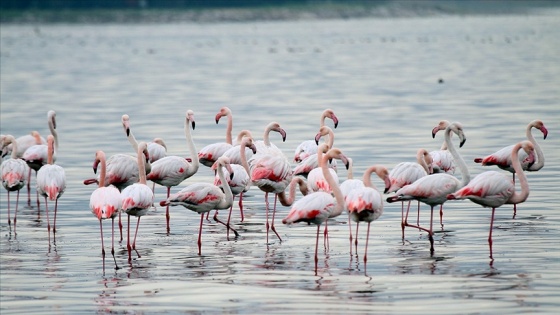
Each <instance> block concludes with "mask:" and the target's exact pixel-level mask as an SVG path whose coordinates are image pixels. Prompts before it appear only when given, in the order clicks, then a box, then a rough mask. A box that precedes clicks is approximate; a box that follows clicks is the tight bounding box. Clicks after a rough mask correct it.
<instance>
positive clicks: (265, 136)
mask: <svg viewBox="0 0 560 315" xmlns="http://www.w3.org/2000/svg"><path fill="white" fill-rule="evenodd" d="M270 131H272V124H269V125H268V126H266V128H265V129H264V134H263V143H264V145H265V146H267V147H269V146H270Z"/></svg>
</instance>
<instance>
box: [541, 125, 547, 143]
mask: <svg viewBox="0 0 560 315" xmlns="http://www.w3.org/2000/svg"><path fill="white" fill-rule="evenodd" d="M541 131H542V133H543V135H544V139H545V140H546V136H548V129H546V127H545V126H544V125H543V126H542V127H541Z"/></svg>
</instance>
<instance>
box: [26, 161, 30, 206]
mask: <svg viewBox="0 0 560 315" xmlns="http://www.w3.org/2000/svg"><path fill="white" fill-rule="evenodd" d="M27 206H28V207H29V208H31V168H29V172H28V173H27Z"/></svg>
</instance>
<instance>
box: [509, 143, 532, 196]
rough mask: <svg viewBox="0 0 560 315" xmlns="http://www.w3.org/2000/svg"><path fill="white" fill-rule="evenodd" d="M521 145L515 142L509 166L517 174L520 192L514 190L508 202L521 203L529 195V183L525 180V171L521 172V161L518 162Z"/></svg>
mask: <svg viewBox="0 0 560 315" xmlns="http://www.w3.org/2000/svg"><path fill="white" fill-rule="evenodd" d="M521 146H522V143H521V142H520V143H518V144H516V145H515V146H514V147H513V151H512V152H511V166H512V167H513V169H514V170H515V175H517V178H518V181H519V185H520V186H521V192H519V193H518V192H517V191H514V192H513V195H512V196H511V197H510V198H509V199H508V201H507V203H509V204H517V203H522V202H524V201H525V200H527V197H529V183H528V182H527V176H525V172H523V168H522V167H521V162H519V152H518V151H519V149H520V148H521Z"/></svg>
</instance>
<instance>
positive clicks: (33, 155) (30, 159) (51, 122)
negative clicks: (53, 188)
mask: <svg viewBox="0 0 560 315" xmlns="http://www.w3.org/2000/svg"><path fill="white" fill-rule="evenodd" d="M47 123H48V126H49V130H50V132H51V135H53V136H54V141H55V142H54V151H55V152H54V156H53V161H56V152H58V133H57V132H56V112H55V111H54V110H50V111H48V112H47ZM39 138H40V137H38V136H37V138H36V139H35V140H36V144H34V145H31V146H29V147H28V148H27V149H26V150H25V152H23V154H22V155H21V158H22V159H23V160H24V161H25V162H26V163H27V165H28V166H29V168H30V169H29V173H28V180H27V185H28V186H30V185H31V170H34V171H35V175H37V171H38V170H39V169H40V168H41V167H42V166H43V165H45V164H46V163H47V159H48V153H47V143H46V141H45V142H43V140H41V143H39ZM27 190H28V192H30V190H31V188H30V187H28V189H27ZM37 197H38V195H37ZM39 204H40V203H39V198H37V207H39ZM28 205H29V206H31V197H30V196H29V198H28Z"/></svg>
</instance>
